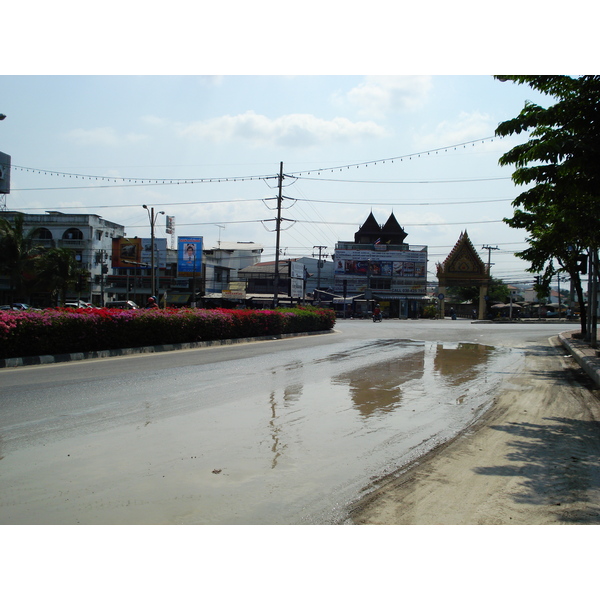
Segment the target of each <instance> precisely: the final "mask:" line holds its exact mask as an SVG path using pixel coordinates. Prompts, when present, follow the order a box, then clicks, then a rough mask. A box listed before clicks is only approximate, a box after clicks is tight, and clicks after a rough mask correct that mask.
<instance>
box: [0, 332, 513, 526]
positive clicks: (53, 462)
mask: <svg viewBox="0 0 600 600" xmlns="http://www.w3.org/2000/svg"><path fill="white" fill-rule="evenodd" d="M340 345H341V346H343V347H342V348H336V347H335V346H334V347H333V351H332V349H331V347H326V346H324V347H316V348H313V349H310V350H307V351H306V352H305V353H294V354H293V358H292V359H291V360H290V356H292V355H291V354H290V353H286V352H283V353H280V354H279V355H274V356H273V361H275V362H274V363H273V364H272V365H270V366H269V367H268V368H267V369H264V367H263V368H262V372H259V373H258V374H255V375H254V377H250V376H249V374H248V373H249V372H251V371H252V370H253V369H255V368H256V366H257V365H258V364H259V361H258V360H257V361H256V364H254V362H253V361H254V359H248V360H247V361H241V363H240V365H239V367H238V368H237V369H232V370H231V376H229V377H228V378H226V380H225V381H223V382H222V383H221V384H217V383H215V382H213V381H210V382H209V381H208V375H206V386H207V388H208V389H210V393H211V394H212V395H216V396H217V397H222V398H227V401H224V402H222V403H212V404H210V405H208V406H206V405H202V402H201V401H200V400H199V401H198V402H196V403H195V405H194V404H192V403H191V402H189V399H184V400H187V405H186V411H185V414H184V413H183V411H180V413H179V414H171V415H168V416H164V417H158V416H157V414H158V410H157V409H156V408H155V407H154V406H149V405H148V401H147V400H146V401H145V402H144V406H143V407H142V408H141V409H140V411H139V422H138V423H136V424H135V425H131V424H128V425H120V426H119V427H116V428H113V429H110V430H106V431H97V432H95V433H93V434H91V435H90V434H85V435H81V436H80V437H71V438H69V439H62V440H58V441H54V442H52V443H48V444H46V445H44V446H41V445H40V444H39V443H38V445H37V446H31V447H26V448H22V449H19V450H17V451H14V452H10V451H8V450H7V448H6V445H5V447H4V452H5V457H4V459H3V460H2V464H1V466H2V471H0V489H1V490H2V491H1V492H0V522H2V523H23V524H24V523H30V522H33V523H90V524H93V523H131V524H136V523H147V524H152V523H167V524H171V523H173V524H174V523H184V524H292V523H332V522H339V521H341V520H343V518H344V510H345V507H346V506H347V505H348V504H349V503H350V502H351V501H352V500H354V499H356V497H357V495H358V494H359V493H360V491H361V490H362V489H363V488H364V487H365V485H368V483H369V481H371V480H372V479H374V478H377V477H381V476H383V475H385V474H387V473H390V472H392V471H394V470H396V469H397V468H399V467H400V466H401V465H402V464H405V463H406V462H408V461H409V460H412V459H414V458H416V457H417V456H419V455H420V454H422V453H424V452H425V451H427V450H429V449H431V448H432V447H434V446H435V445H437V444H439V443H441V442H443V441H444V440H446V439H448V438H449V437H451V436H452V435H454V434H455V433H456V432H457V431H459V430H460V429H462V428H464V427H465V426H466V425H467V424H469V423H470V422H471V421H472V420H473V419H474V418H475V417H476V416H477V415H478V414H480V412H481V411H482V410H483V409H484V408H485V407H486V406H487V405H488V403H489V402H490V401H491V400H492V398H493V396H494V394H495V393H496V392H497V388H498V386H499V384H500V382H501V379H502V377H504V375H505V374H506V373H510V372H514V371H515V370H516V369H517V368H518V362H519V361H520V360H521V354H520V353H519V351H516V350H511V349H506V348H492V347H488V346H482V345H479V344H472V343H455V344H447V343H444V344H440V343H433V342H415V341H410V340H377V341H374V342H373V343H371V344H366V345H365V344H362V345H356V344H354V345H353V344H350V343H344V344H340ZM248 361H250V362H248ZM197 370H198V369H196V371H197ZM203 376H204V375H203ZM182 379H183V373H181V372H180V373H178V381H182ZM209 383H210V385H208V384H209ZM154 385H156V383H155V384H154ZM218 385H221V387H220V388H219V387H217V386H218ZM194 393H195V394H197V395H198V398H199V399H201V394H202V388H195V390H194ZM182 394H183V392H180V395H182ZM157 406H158V405H157ZM129 411H130V413H131V407H130V408H129ZM0 431H1V430H0ZM1 441H2V440H1V439H0V442H1ZM67 457H68V458H67Z"/></svg>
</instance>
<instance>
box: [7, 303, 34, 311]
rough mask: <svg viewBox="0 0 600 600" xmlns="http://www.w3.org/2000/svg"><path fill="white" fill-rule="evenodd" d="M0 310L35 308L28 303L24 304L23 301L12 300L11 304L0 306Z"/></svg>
mask: <svg viewBox="0 0 600 600" xmlns="http://www.w3.org/2000/svg"><path fill="white" fill-rule="evenodd" d="M0 310H37V309H34V308H33V307H32V306H29V304H24V303H23V302H13V303H12V304H4V305H3V306H0Z"/></svg>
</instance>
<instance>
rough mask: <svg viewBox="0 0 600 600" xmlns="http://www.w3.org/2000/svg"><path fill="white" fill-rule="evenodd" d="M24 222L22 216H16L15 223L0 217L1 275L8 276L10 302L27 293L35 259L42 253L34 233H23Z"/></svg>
mask: <svg viewBox="0 0 600 600" xmlns="http://www.w3.org/2000/svg"><path fill="white" fill-rule="evenodd" d="M24 220H25V216H24V215H22V214H15V217H14V220H13V221H9V220H8V219H6V218H5V217H0V275H7V276H8V279H9V298H10V302H15V301H16V300H17V299H18V298H19V297H20V296H21V295H23V294H25V293H26V292H27V287H28V286H27V282H28V280H30V279H31V276H32V275H33V274H34V270H33V269H34V263H35V259H36V257H37V256H38V255H39V253H40V252H41V251H42V247H41V246H37V245H34V242H33V239H34V238H33V234H34V231H33V230H32V231H30V232H29V233H27V234H25V233H24V232H23V224H24ZM25 299H26V300H27V298H25Z"/></svg>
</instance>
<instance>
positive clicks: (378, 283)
mask: <svg viewBox="0 0 600 600" xmlns="http://www.w3.org/2000/svg"><path fill="white" fill-rule="evenodd" d="M391 287H392V280H391V279H375V278H373V277H372V278H371V289H372V290H389V289H391Z"/></svg>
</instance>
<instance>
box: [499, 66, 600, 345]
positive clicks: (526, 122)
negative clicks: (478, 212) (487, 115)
mask: <svg viewBox="0 0 600 600" xmlns="http://www.w3.org/2000/svg"><path fill="white" fill-rule="evenodd" d="M496 79H498V80H500V81H512V82H514V83H517V84H527V85H529V86H530V87H532V88H533V89H535V90H537V91H539V92H541V93H543V94H546V95H548V96H549V97H551V98H553V99H555V100H556V102H555V103H554V104H552V105H550V106H548V107H542V106H539V105H537V104H534V103H532V102H526V103H525V107H524V108H523V110H522V111H521V112H520V113H519V115H517V116H516V117H515V118H514V119H510V120H508V121H505V122H503V123H501V124H500V125H499V126H498V128H497V129H496V135H498V136H501V137H504V136H509V135H515V134H520V133H523V132H527V133H529V139H528V140H527V141H526V142H525V143H523V144H519V145H516V146H515V147H514V148H512V149H511V150H509V151H508V152H506V153H505V154H504V155H503V156H502V157H501V159H500V164H501V165H514V166H515V171H514V172H513V175H512V179H513V181H514V182H515V184H517V185H527V186H530V187H529V188H528V189H527V190H525V191H524V192H523V193H521V194H519V195H518V196H517V198H516V199H515V200H514V202H513V207H514V208H515V211H514V215H513V217H512V218H506V219H504V221H505V222H506V223H508V224H509V225H510V226H511V227H514V228H519V229H525V230H526V231H527V232H528V234H529V235H528V237H527V241H528V243H529V248H528V249H526V250H525V251H523V252H520V253H517V255H518V256H520V257H521V258H524V259H525V260H528V261H529V262H530V263H531V267H530V268H529V269H528V270H529V271H530V272H533V273H543V283H544V284H545V283H547V282H548V281H549V279H550V277H552V275H553V274H554V273H555V272H560V271H564V272H567V273H568V274H569V276H570V277H571V280H572V281H573V282H574V285H575V289H576V291H577V296H578V300H579V304H580V307H581V316H582V318H581V331H582V334H586V332H587V314H586V312H585V306H584V299H583V290H582V286H581V278H580V273H579V265H580V256H581V254H582V252H584V251H585V250H587V249H588V248H590V249H591V250H592V252H594V253H595V252H596V250H597V248H598V237H599V231H600V229H599V226H600V212H599V211H598V203H599V201H600V169H599V168H598V164H600V162H599V161H600V76H597V75H584V76H581V77H568V76H565V75H551V76H550V75H523V76H521V75H506V76H496ZM553 259H556V261H557V263H558V264H559V265H560V266H559V268H558V269H556V270H555V267H554V266H553Z"/></svg>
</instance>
